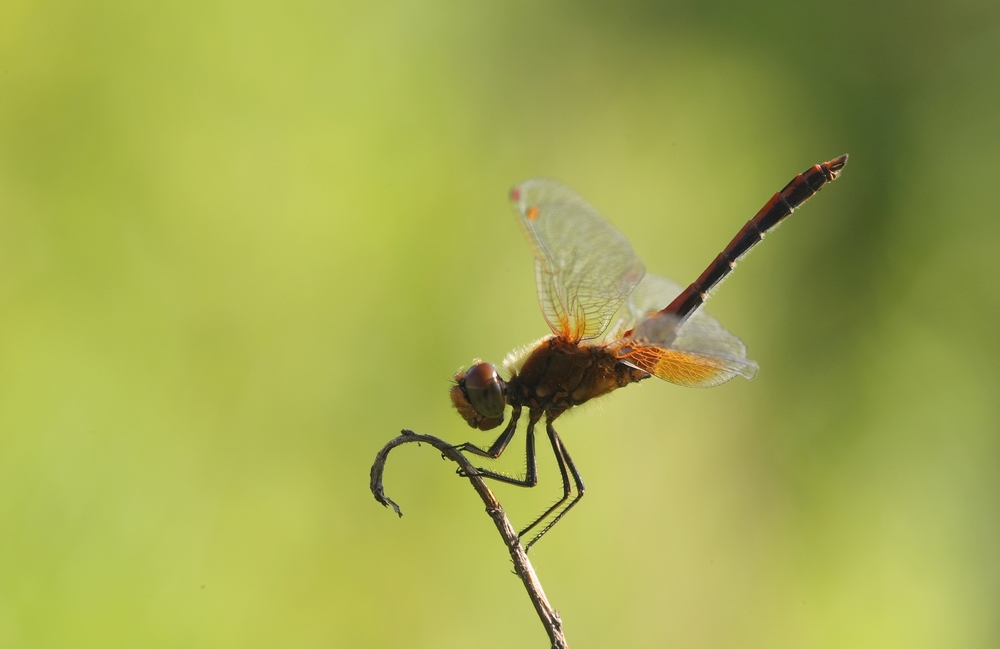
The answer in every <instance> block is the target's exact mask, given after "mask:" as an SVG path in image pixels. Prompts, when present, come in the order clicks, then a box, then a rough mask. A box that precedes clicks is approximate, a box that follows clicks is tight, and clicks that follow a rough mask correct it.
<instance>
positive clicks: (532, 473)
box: [457, 415, 538, 487]
mask: <svg viewBox="0 0 1000 649" xmlns="http://www.w3.org/2000/svg"><path fill="white" fill-rule="evenodd" d="M537 422H538V417H537V416H535V415H530V416H529V418H528V435H527V440H525V445H524V446H525V449H524V455H525V463H526V464H527V468H526V469H525V472H524V479H523V480H522V479H518V478H515V477H514V476H510V475H505V474H503V473H499V472H497V471H490V470H489V469H482V468H480V467H476V473H478V474H479V475H480V476H482V477H484V478H492V479H494V480H499V481H500V482H506V483H507V484H512V485H517V486H519V487H534V486H535V485H536V484H538V466H537V462H536V460H535V424H536V423H537ZM511 423H512V424H513V423H514V422H511ZM504 433H505V434H506V431H504ZM502 438H503V436H501V439H502ZM507 441H510V440H509V439H508V440H507ZM499 442H500V440H499V439H498V440H497V443H498V444H499ZM496 445H497V444H494V446H496ZM504 445H506V442H505V443H504ZM457 473H458V475H460V476H466V473H465V471H463V470H462V469H459V470H458V472H457Z"/></svg>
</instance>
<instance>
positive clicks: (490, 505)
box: [371, 430, 567, 649]
mask: <svg viewBox="0 0 1000 649" xmlns="http://www.w3.org/2000/svg"><path fill="white" fill-rule="evenodd" d="M410 442H418V443H419V442H424V443H427V444H430V445H431V446H433V447H434V448H436V449H437V450H439V451H441V454H442V456H443V457H446V458H448V459H449V460H451V461H452V462H455V463H456V464H458V466H459V468H460V469H461V470H462V471H463V472H464V473H465V476H466V477H467V478H468V479H469V482H470V483H472V486H473V488H475V490H476V493H478V494H479V497H480V498H482V499H483V503H484V504H485V505H486V513H487V514H489V516H490V518H491V519H493V523H494V524H495V525H496V527H497V531H498V532H500V536H501V537H502V538H503V541H504V545H506V546H507V551H508V552H510V558H511V561H513V562H514V571H515V573H516V574H517V576H518V577H520V578H521V581H522V582H523V583H524V588H525V590H527V591H528V597H529V598H531V603H532V605H533V606H534V607H535V611H536V612H537V613H538V617H539V619H540V620H541V621H542V625H543V626H544V627H545V631H546V633H548V635H549V640H550V641H551V643H552V648H553V649H567V645H566V637H565V636H564V635H563V630H562V620H560V619H559V613H557V612H556V610H555V609H554V608H552V605H551V604H549V600H548V599H547V598H546V597H545V591H543V590H542V584H541V582H540V581H538V576H537V575H536V574H535V569H534V568H533V567H532V566H531V562H530V561H529V560H528V555H527V553H525V551H524V548H523V547H522V546H521V541H520V539H519V538H518V536H517V532H516V531H515V530H514V526H513V525H511V524H510V520H508V519H507V514H506V513H504V510H503V507H502V506H501V505H500V501H498V500H497V498H496V496H494V495H493V492H492V491H490V488H489V487H487V486H486V483H485V482H484V481H483V478H482V477H481V476H479V475H478V473H477V472H476V468H475V467H474V466H472V464H471V463H470V462H469V460H468V459H466V457H465V456H464V455H462V454H461V453H460V452H459V451H458V450H456V449H455V448H454V447H453V446H452V445H451V444H449V443H448V442H446V441H444V440H443V439H439V438H437V437H434V436H432V435H418V434H417V433H414V432H413V431H410V430H404V431H402V434H401V435H400V436H399V437H396V438H395V439H393V440H391V441H390V442H389V443H388V444H386V445H385V446H384V447H382V450H381V451H379V452H378V455H376V456H375V463H374V464H373V465H372V472H371V490H372V494H373V495H374V496H375V500H377V501H378V502H379V503H381V504H382V505H383V506H385V507H392V508H393V510H395V512H396V513H397V514H398V515H400V516H402V515H403V512H401V511H400V509H399V505H397V504H396V503H395V502H393V501H392V499H390V498H389V497H388V496H386V495H385V490H384V489H383V487H382V473H383V472H384V471H385V462H386V460H387V459H388V458H389V452H390V451H391V450H392V449H394V448H396V447H397V446H401V445H402V444H407V443H410Z"/></svg>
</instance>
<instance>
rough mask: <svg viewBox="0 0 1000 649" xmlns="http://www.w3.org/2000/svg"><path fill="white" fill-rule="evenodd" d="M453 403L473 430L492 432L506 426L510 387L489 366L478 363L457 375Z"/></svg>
mask: <svg viewBox="0 0 1000 649" xmlns="http://www.w3.org/2000/svg"><path fill="white" fill-rule="evenodd" d="M451 402H452V403H453V404H454V406H455V409H456V410H458V414H460V415H462V418H463V419H464V420H465V421H466V423H468V424H469V426H471V427H472V428H478V429H479V430H490V429H491V428H496V427H497V426H499V425H500V424H502V423H503V411H504V409H505V408H506V407H507V384H506V383H504V380H503V379H501V378H500V376H499V375H497V371H496V368H494V367H493V366H492V365H490V364H489V363H476V364H475V365H473V366H472V367H470V368H469V369H468V370H466V371H465V372H459V373H458V374H456V375H455V385H454V386H452V388H451Z"/></svg>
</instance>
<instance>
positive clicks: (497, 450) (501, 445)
mask: <svg viewBox="0 0 1000 649" xmlns="http://www.w3.org/2000/svg"><path fill="white" fill-rule="evenodd" d="M520 416H521V408H520V407H515V408H514V410H513V412H511V415H510V423H508V424H507V428H505V429H504V431H503V432H502V433H500V437H497V440H496V441H495V442H493V445H492V446H490V447H489V449H482V448H479V447H478V446H476V445H475V444H473V443H472V442H465V443H464V444H459V445H458V446H456V447H455V450H458V451H468V452H469V453H472V454H473V455H479V456H481V457H488V458H492V459H494V460H495V459H497V458H498V457H500V455H501V454H502V453H503V452H504V450H505V449H506V448H507V445H508V444H510V440H511V439H512V438H513V437H514V431H516V430H517V420H518V418H520Z"/></svg>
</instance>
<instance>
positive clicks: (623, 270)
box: [511, 178, 646, 342]
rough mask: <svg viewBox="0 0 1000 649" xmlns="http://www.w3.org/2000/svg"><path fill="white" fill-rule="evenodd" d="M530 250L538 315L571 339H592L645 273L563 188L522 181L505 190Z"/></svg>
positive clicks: (624, 245) (627, 248) (620, 239)
mask: <svg viewBox="0 0 1000 649" xmlns="http://www.w3.org/2000/svg"><path fill="white" fill-rule="evenodd" d="M511 200H512V202H513V204H514V208H515V210H516V211H517V213H518V216H519V219H518V221H519V222H520V223H521V226H522V228H523V229H524V232H525V234H526V235H527V237H528V242H529V244H530V246H531V252H532V254H533V255H534V256H535V283H536V285H537V288H538V302H539V304H540V305H541V308H542V315H543V316H544V317H545V321H546V322H547V323H548V325H549V328H551V329H552V331H553V332H554V333H555V334H556V335H558V336H561V337H563V338H566V339H568V340H571V341H574V342H575V341H579V340H586V339H590V338H596V337H597V336H600V335H601V333H602V332H603V331H604V330H605V329H606V328H607V326H608V323H609V322H610V321H611V318H612V317H613V316H614V314H615V312H617V311H618V309H619V307H621V305H622V303H623V302H624V301H625V298H626V297H628V295H629V293H631V292H632V289H633V288H635V286H636V284H638V283H639V280H641V279H642V276H643V274H644V273H645V272H646V271H645V268H644V267H643V265H642V261H640V260H639V258H638V256H636V254H635V251H634V250H632V246H631V245H630V244H629V242H628V240H627V239H626V238H625V237H624V235H622V234H621V233H620V232H618V230H616V229H615V228H614V227H612V226H611V224H610V223H608V222H607V221H606V220H605V219H604V217H602V216H601V215H600V213H599V212H598V211H597V210H596V209H594V208H593V207H591V206H590V204H588V203H587V202H586V201H585V200H583V198H581V197H580V196H579V195H578V194H577V193H576V192H574V191H573V190H572V189H570V188H569V187H567V186H565V185H563V184H562V183H558V182H556V181H554V180H546V179H542V178H536V179H532V180H526V181H525V182H523V183H521V184H519V185H517V186H515V187H514V188H513V189H512V190H511Z"/></svg>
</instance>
